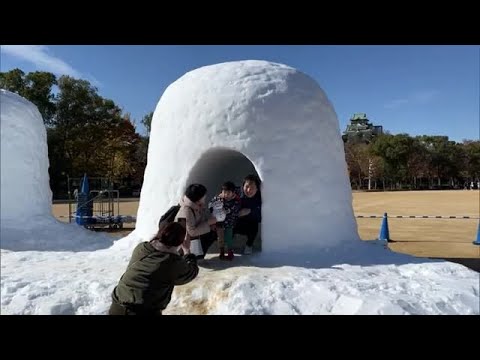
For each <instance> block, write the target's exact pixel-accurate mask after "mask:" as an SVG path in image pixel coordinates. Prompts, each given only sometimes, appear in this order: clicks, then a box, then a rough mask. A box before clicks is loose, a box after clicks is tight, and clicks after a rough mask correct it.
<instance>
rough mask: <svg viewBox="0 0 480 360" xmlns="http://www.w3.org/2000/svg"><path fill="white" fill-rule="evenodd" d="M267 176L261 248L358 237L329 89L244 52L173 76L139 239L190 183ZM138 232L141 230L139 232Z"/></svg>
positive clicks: (158, 124)
mask: <svg viewBox="0 0 480 360" xmlns="http://www.w3.org/2000/svg"><path fill="white" fill-rule="evenodd" d="M249 173H256V174H258V175H259V177H260V178H261V180H262V188H261V191H262V197H263V206H262V217H263V221H262V227H261V231H262V234H261V238H262V250H263V251H264V252H287V251H288V252H292V251H297V250H298V251H308V252H311V251H315V250H316V249H323V248H327V247H333V246H338V245H342V246H343V245H344V244H346V243H351V242H353V241H355V240H358V233H357V227H356V222H355V218H354V214H353V209H352V195H351V189H350V183H349V181H348V177H347V168H346V162H345V155H344V150H343V143H342V140H341V134H340V129H339V124H338V120H337V117H336V114H335V111H334V109H333V106H332V105H331V103H330V101H329V100H328V99H327V97H326V95H325V93H324V92H323V91H322V89H321V88H320V87H319V85H318V84H317V83H316V82H315V81H314V80H313V79H312V78H310V77H309V76H307V75H305V74H303V73H302V72H300V71H298V70H296V69H293V68H291V67H289V66H286V65H282V64H276V63H270V62H265V61H253V60H251V61H238V62H228V63H222V64H216V65H211V66H206V67H202V68H199V69H196V70H193V71H191V72H189V73H187V74H185V75H184V76H182V77H181V78H179V79H178V80H177V81H175V82H174V83H172V84H171V85H170V86H169V87H168V88H167V89H166V90H165V92H164V94H163V95H162V97H161V99H160V101H159V103H158V105H157V107H156V110H155V113H154V115H153V120H152V127H151V133H150V145H149V149H148V163H147V168H146V170H145V176H144V184H143V188H142V191H141V197H140V205H139V210H138V215H137V226H136V230H135V233H134V234H135V235H134V236H135V238H136V239H139V238H140V239H143V240H145V239H148V238H151V237H152V236H153V235H154V234H155V233H156V231H157V226H158V221H159V219H160V216H161V215H162V214H163V213H164V212H165V211H166V210H167V209H168V208H169V207H170V206H171V205H173V204H176V203H178V201H179V199H180V198H181V196H182V195H183V192H184V190H185V187H186V186H187V185H188V184H190V183H194V182H199V183H203V184H204V185H205V186H206V187H207V189H208V196H209V197H211V196H213V195H215V194H216V193H217V192H218V191H219V189H220V186H221V184H222V182H224V181H226V180H233V181H234V182H236V184H237V185H241V182H242V179H243V177H244V176H245V175H247V174H249ZM132 235H133V234H132Z"/></svg>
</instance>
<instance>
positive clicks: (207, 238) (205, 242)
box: [192, 231, 217, 259]
mask: <svg viewBox="0 0 480 360" xmlns="http://www.w3.org/2000/svg"><path fill="white" fill-rule="evenodd" d="M199 239H200V243H201V244H202V250H203V255H200V256H197V259H203V258H204V257H205V255H207V252H208V249H210V246H212V244H213V243H214V242H215V240H217V233H216V232H215V231H210V232H209V233H206V234H203V235H200V237H199ZM192 240H193V239H192Z"/></svg>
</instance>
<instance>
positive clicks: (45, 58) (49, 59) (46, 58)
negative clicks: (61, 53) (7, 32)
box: [1, 45, 100, 86]
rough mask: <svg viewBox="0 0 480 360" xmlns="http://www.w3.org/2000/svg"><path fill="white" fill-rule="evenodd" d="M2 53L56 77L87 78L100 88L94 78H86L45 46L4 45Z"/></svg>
mask: <svg viewBox="0 0 480 360" xmlns="http://www.w3.org/2000/svg"><path fill="white" fill-rule="evenodd" d="M1 51H2V53H5V54H8V55H10V56H13V57H16V58H18V59H21V60H24V61H28V62H30V63H32V64H33V65H35V66H36V67H37V68H38V69H39V70H43V71H50V72H52V73H54V74H56V75H69V76H72V77H75V78H86V79H87V80H89V81H90V82H91V83H92V84H93V85H95V86H99V85H100V82H99V81H98V80H97V79H95V78H93V77H92V76H85V75H83V74H82V73H81V72H80V71H78V70H76V69H74V68H73V67H72V66H70V65H69V64H67V63H66V62H65V61H63V60H62V59H60V58H58V57H56V56H55V55H53V54H52V53H51V51H50V49H49V48H48V47H47V46H44V45H2V46H1Z"/></svg>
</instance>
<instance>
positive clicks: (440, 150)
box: [0, 69, 480, 198]
mask: <svg viewBox="0 0 480 360" xmlns="http://www.w3.org/2000/svg"><path fill="white" fill-rule="evenodd" d="M0 88H2V89H6V90H9V91H12V92H15V93H17V94H19V95H21V96H23V97H25V98H26V99H28V100H30V101H31V102H32V103H34V104H35V105H36V106H37V107H38V109H39V111H40V113H41V115H42V117H43V121H44V123H45V126H46V128H47V141H48V155H49V160H50V168H49V174H50V187H51V189H52V191H53V193H54V197H55V198H62V197H66V196H67V179H68V178H80V177H82V176H83V174H84V173H87V174H88V176H89V177H101V178H106V179H109V181H111V183H112V184H113V186H114V188H115V189H118V190H120V193H121V194H122V195H123V196H131V195H132V191H133V190H135V189H140V188H141V186H142V182H143V174H144V170H145V167H146V164H147V148H148V134H149V133H150V125H151V121H152V117H153V112H150V113H148V114H146V115H145V116H144V117H143V118H142V119H141V120H140V122H141V123H142V124H143V125H144V126H145V128H146V130H147V135H146V136H143V135H141V134H139V133H138V132H137V129H136V126H135V120H134V119H132V118H131V116H130V114H129V113H128V112H125V111H124V110H123V109H121V108H120V107H119V106H118V105H117V104H115V102H114V101H113V100H111V99H107V98H105V97H103V96H101V95H100V94H99V92H98V89H97V88H96V87H94V86H93V85H92V84H90V83H89V82H88V81H86V80H82V79H76V78H73V77H71V76H60V77H58V78H57V77H56V76H55V75H54V74H52V73H49V72H41V71H35V72H30V73H28V74H25V72H23V71H22V70H20V69H14V70H11V71H8V72H0ZM345 155H346V160H347V165H348V170H349V176H350V180H351V183H352V187H353V188H357V189H368V188H369V187H370V188H371V189H382V190H394V189H435V188H455V187H463V186H464V185H465V184H466V183H470V182H471V181H478V179H479V178H480V141H469V140H465V141H463V142H462V143H456V142H454V141H450V140H449V139H448V137H446V136H426V135H424V136H416V137H412V136H409V135H408V134H399V135H391V134H386V135H381V136H378V137H376V138H374V139H373V140H372V141H370V142H365V141H354V140H348V141H347V142H345Z"/></svg>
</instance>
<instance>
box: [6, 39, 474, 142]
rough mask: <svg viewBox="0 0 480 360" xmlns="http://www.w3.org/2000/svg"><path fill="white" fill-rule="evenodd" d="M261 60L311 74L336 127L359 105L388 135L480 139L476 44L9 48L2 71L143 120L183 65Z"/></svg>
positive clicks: (183, 67)
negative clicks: (82, 86)
mask: <svg viewBox="0 0 480 360" xmlns="http://www.w3.org/2000/svg"><path fill="white" fill-rule="evenodd" d="M245 59H261V60H269V61H274V62H280V63H284V64H287V65H290V66H293V67H296V68H298V69H300V70H302V71H303V72H305V73H307V74H309V75H310V76H312V77H313V78H315V79H316V80H317V81H318V83H319V84H320V85H321V87H322V88H323V89H324V90H325V92H326V93H327V96H328V97H329V98H330V100H331V101H332V103H333V105H334V107H335V110H336V112H337V114H338V117H339V121H340V126H341V128H342V130H343V129H344V128H345V125H346V123H347V122H348V119H349V118H350V117H351V115H352V114H353V113H355V112H364V113H367V116H368V117H369V118H370V119H371V121H372V122H373V123H374V124H378V125H383V126H384V129H385V130H389V131H390V132H392V133H394V134H395V133H401V132H406V133H409V134H411V135H418V134H431V135H448V136H449V137H450V138H451V139H452V140H456V141H461V140H462V139H464V138H468V139H479V137H480V124H479V123H480V118H479V107H480V93H479V88H480V73H479V69H480V47H478V46H423V45H416V46H262V45H255V46H202V45H195V46H138V45H134V46H127V45H124V46H103V45H95V46H83V45H82V46H78V45H72V46H40V45H33V46H8V45H4V46H2V47H1V56H0V61H1V62H0V67H1V71H8V70H11V69H13V68H15V67H18V68H20V69H22V70H24V71H25V72H29V71H35V70H44V71H51V72H53V73H56V74H59V75H60V74H68V75H72V76H75V77H81V78H85V79H87V80H89V81H90V82H92V83H93V84H94V85H95V86H97V87H98V88H99V92H100V94H101V95H102V96H105V97H108V98H111V99H113V100H114V101H115V102H116V103H117V104H118V105H120V106H121V107H122V108H123V109H124V110H125V111H128V112H130V113H131V115H132V117H133V118H134V119H135V120H136V121H137V124H138V125H137V127H138V129H139V131H140V132H143V131H144V129H143V128H142V126H141V125H140V124H139V121H140V119H141V118H142V117H143V115H144V114H146V113H148V112H149V111H153V110H154V109H155V106H156V103H157V102H158V100H159V98H160V96H161V94H162V93H163V91H164V90H165V88H166V87H167V86H168V85H169V84H170V83H171V82H173V81H175V80H176V79H177V78H179V77H180V76H182V75H183V74H184V73H185V72H187V71H190V70H192V69H195V68H198V67H200V66H203V65H209V64H214V63H219V62H225V61H231V60H245Z"/></svg>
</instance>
